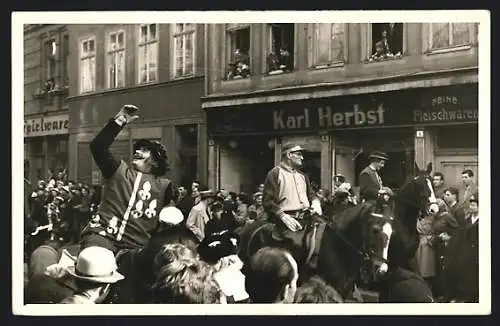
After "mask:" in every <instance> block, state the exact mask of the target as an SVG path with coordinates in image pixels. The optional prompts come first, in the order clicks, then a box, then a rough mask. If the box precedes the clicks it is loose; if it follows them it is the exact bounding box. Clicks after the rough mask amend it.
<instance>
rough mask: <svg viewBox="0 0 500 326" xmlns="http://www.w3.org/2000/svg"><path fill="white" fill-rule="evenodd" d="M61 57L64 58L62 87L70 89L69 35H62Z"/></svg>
mask: <svg viewBox="0 0 500 326" xmlns="http://www.w3.org/2000/svg"><path fill="white" fill-rule="evenodd" d="M62 43H63V44H62V46H61V57H62V69H61V70H62V73H61V86H62V87H69V66H70V40H69V33H64V34H63V35H62Z"/></svg>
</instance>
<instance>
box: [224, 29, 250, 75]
mask: <svg viewBox="0 0 500 326" xmlns="http://www.w3.org/2000/svg"><path fill="white" fill-rule="evenodd" d="M230 25H231V24H223V33H224V49H225V50H224V60H223V63H224V67H222V68H223V69H222V77H223V80H233V79H227V74H228V70H229V63H231V61H232V57H233V55H232V49H231V35H230V34H231V33H234V32H237V31H239V30H243V29H247V28H248V57H249V60H248V65H249V70H250V76H251V75H252V64H253V60H252V24H250V23H243V24H234V25H236V26H230Z"/></svg>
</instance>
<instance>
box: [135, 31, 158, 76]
mask: <svg viewBox="0 0 500 326" xmlns="http://www.w3.org/2000/svg"><path fill="white" fill-rule="evenodd" d="M137 60H138V65H139V80H138V82H139V84H144V83H151V82H156V81H157V80H158V63H157V62H158V24H144V25H140V26H139V42H138V57H137Z"/></svg>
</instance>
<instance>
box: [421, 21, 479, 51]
mask: <svg viewBox="0 0 500 326" xmlns="http://www.w3.org/2000/svg"><path fill="white" fill-rule="evenodd" d="M471 25H472V24H469V23H432V24H429V50H431V51H433V50H438V49H447V48H454V47H460V46H464V45H470V43H471V40H472V33H473V32H472V29H473V28H472V26H471Z"/></svg>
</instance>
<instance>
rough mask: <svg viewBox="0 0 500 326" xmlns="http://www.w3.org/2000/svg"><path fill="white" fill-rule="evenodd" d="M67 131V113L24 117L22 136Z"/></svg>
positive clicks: (58, 133)
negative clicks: (30, 117)
mask: <svg viewBox="0 0 500 326" xmlns="http://www.w3.org/2000/svg"><path fill="white" fill-rule="evenodd" d="M67 133H69V115H68V114H63V115H57V116H49V117H38V118H32V119H24V137H40V136H50V135H62V134H67Z"/></svg>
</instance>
